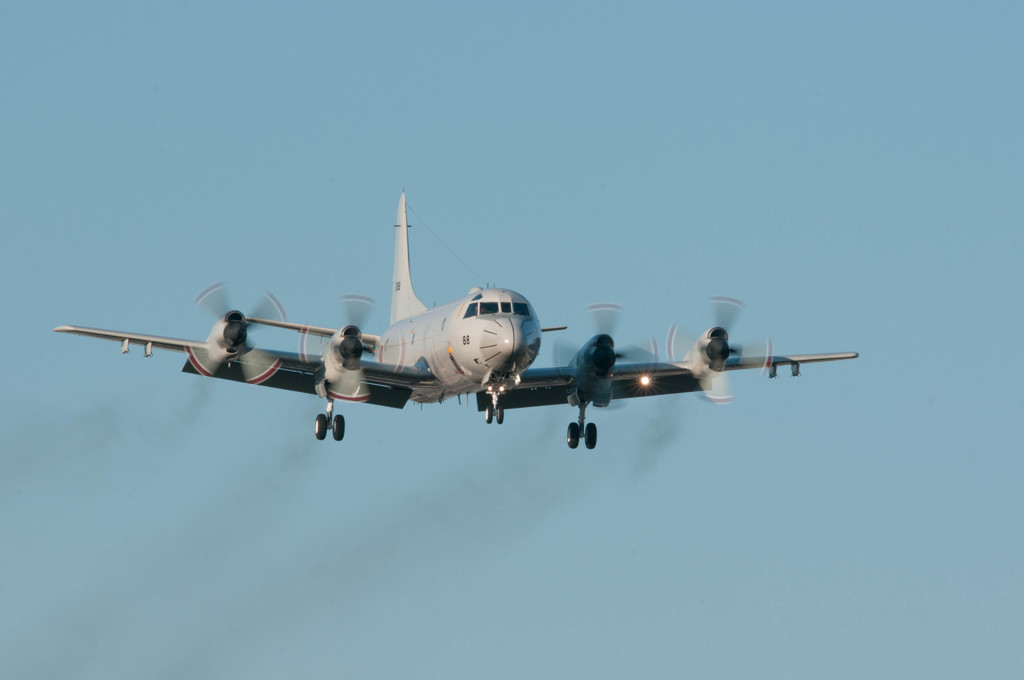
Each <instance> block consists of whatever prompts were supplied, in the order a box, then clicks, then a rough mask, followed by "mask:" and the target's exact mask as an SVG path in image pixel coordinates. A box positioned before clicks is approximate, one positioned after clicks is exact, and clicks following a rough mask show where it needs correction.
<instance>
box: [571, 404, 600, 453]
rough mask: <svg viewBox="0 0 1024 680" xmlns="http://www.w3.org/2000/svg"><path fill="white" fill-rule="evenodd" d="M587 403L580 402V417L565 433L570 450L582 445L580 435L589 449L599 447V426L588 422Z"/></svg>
mask: <svg viewBox="0 0 1024 680" xmlns="http://www.w3.org/2000/svg"><path fill="white" fill-rule="evenodd" d="M586 412H587V402H585V401H581V402H580V417H579V420H578V421H577V422H575V423H569V429H568V431H567V432H566V433H565V441H566V443H567V444H569V448H570V449H575V448H576V447H577V446H579V445H580V435H582V436H583V443H584V445H586V447H587V448H588V449H592V448H594V447H595V446H597V425H594V423H587V422H586Z"/></svg>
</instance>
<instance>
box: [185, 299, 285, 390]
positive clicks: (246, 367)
mask: <svg viewBox="0 0 1024 680" xmlns="http://www.w3.org/2000/svg"><path fill="white" fill-rule="evenodd" d="M195 304H196V306H197V307H201V308H202V309H204V310H205V311H206V312H207V313H209V314H211V315H213V316H214V317H216V318H217V319H218V321H217V323H216V324H215V325H214V327H213V330H212V331H211V333H210V337H209V338H208V339H207V341H206V345H207V346H206V348H205V351H202V352H197V353H196V359H197V360H198V361H199V363H201V364H202V367H203V368H204V369H206V372H208V373H211V374H212V373H214V372H216V370H217V368H218V364H220V363H224V362H231V361H234V360H236V359H242V358H243V357H244V361H239V363H240V365H241V367H242V374H243V375H244V376H245V380H246V382H250V383H260V382H263V381H264V380H266V379H267V378H269V377H270V376H271V375H273V374H274V372H275V371H276V370H277V368H278V367H279V366H280V362H279V361H278V360H277V359H276V358H275V357H274V356H272V355H270V354H268V353H267V352H264V351H262V350H259V349H256V348H254V347H251V346H250V345H249V322H248V321H247V315H245V314H243V313H242V312H240V311H239V310H237V309H235V308H233V307H232V306H231V303H230V298H229V296H228V294H227V287H226V286H225V285H224V283H223V282H221V283H215V284H213V285H211V286H207V287H206V288H205V289H203V290H202V291H201V292H200V293H199V294H198V295H196V298H195ZM248 316H249V317H253V318H263V319H274V320H276V321H284V320H285V319H286V318H287V314H286V313H285V310H284V305H282V304H281V301H280V300H278V299H277V297H276V296H275V295H274V294H273V293H271V292H269V291H267V292H265V293H264V294H263V296H262V297H261V298H260V300H259V301H258V302H257V304H256V305H255V307H254V309H253V311H252V313H251V314H249V315H248ZM200 355H201V356H200Z"/></svg>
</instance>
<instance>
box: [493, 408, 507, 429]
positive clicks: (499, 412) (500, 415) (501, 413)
mask: <svg viewBox="0 0 1024 680" xmlns="http://www.w3.org/2000/svg"><path fill="white" fill-rule="evenodd" d="M494 419H495V420H496V421H498V425H501V424H502V423H503V422H505V409H503V408H499V409H495V411H494Z"/></svg>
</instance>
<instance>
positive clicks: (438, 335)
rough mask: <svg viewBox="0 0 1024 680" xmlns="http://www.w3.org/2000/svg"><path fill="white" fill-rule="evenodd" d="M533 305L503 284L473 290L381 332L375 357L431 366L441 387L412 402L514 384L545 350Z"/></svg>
mask: <svg viewBox="0 0 1024 680" xmlns="http://www.w3.org/2000/svg"><path fill="white" fill-rule="evenodd" d="M540 337H541V326H540V321H539V320H538V319H537V315H536V313H535V312H534V310H533V307H532V305H530V303H529V302H528V301H527V300H526V298H524V297H523V296H522V295H519V294H518V293H516V292H514V291H511V290H508V289H504V288H489V289H487V290H479V289H474V290H473V291H471V292H470V294H469V295H467V296H466V297H464V298H461V299H459V300H455V301H454V302H451V303H448V304H445V305H442V306H441V307H435V308H433V309H430V310H427V311H425V312H422V313H420V314H416V315H414V316H411V317H409V318H408V319H402V320H400V321H398V322H396V323H395V324H393V325H392V326H391V327H390V328H388V329H387V330H386V331H384V333H382V334H381V335H380V340H379V342H378V343H377V350H376V352H375V354H376V360H377V361H379V362H380V363H382V364H391V365H395V366H400V367H405V366H415V367H418V368H423V369H427V370H429V371H430V372H431V373H433V374H434V376H436V377H437V381H438V386H437V387H433V386H431V387H429V388H419V389H417V390H416V391H414V392H413V395H412V397H411V398H412V400H413V401H418V402H430V401H441V400H443V399H447V398H450V397H453V396H455V395H458V394H467V393H472V392H479V391H480V390H482V389H486V388H487V387H489V386H490V387H494V388H495V389H497V388H499V387H501V386H506V387H511V386H513V385H515V384H516V383H517V382H518V377H519V375H520V374H521V373H522V372H523V371H524V370H526V369H527V367H529V366H530V364H532V363H533V361H534V360H535V359H536V358H537V354H538V353H539V352H540Z"/></svg>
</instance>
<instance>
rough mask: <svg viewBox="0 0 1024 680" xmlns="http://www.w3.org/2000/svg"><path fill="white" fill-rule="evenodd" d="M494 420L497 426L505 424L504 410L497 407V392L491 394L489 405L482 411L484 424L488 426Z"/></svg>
mask: <svg viewBox="0 0 1024 680" xmlns="http://www.w3.org/2000/svg"><path fill="white" fill-rule="evenodd" d="M495 420H496V421H498V425H501V424H502V423H503V422H505V409H503V408H501V406H499V405H498V394H497V392H495V393H492V394H491V405H490V406H488V407H487V408H485V409H484V422H485V423H487V424H488V425H490V424H491V422H492V421H495Z"/></svg>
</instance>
